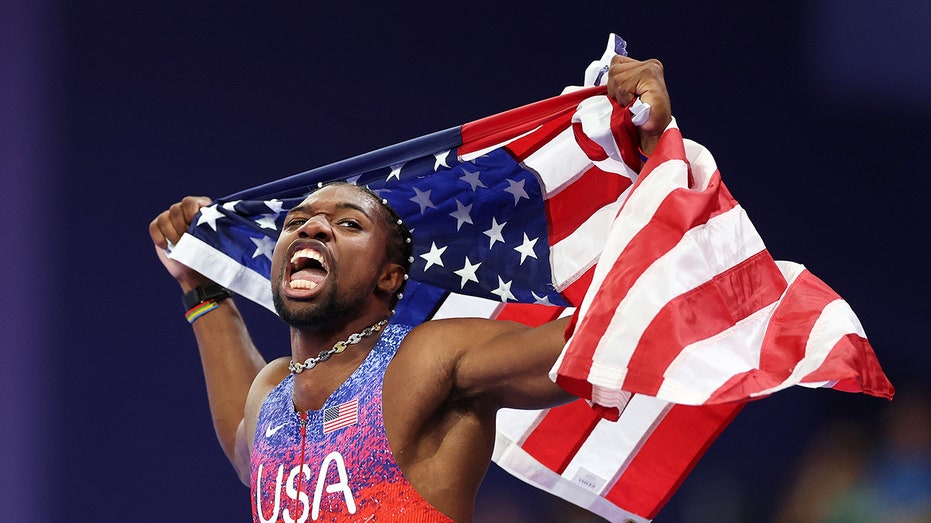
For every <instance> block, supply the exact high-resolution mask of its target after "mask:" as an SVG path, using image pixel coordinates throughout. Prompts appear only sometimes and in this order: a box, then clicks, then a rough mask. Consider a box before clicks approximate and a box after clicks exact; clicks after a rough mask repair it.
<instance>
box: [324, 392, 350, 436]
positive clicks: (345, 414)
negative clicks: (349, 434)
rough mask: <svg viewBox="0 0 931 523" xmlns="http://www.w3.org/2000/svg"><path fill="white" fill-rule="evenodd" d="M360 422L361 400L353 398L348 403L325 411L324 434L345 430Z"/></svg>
mask: <svg viewBox="0 0 931 523" xmlns="http://www.w3.org/2000/svg"><path fill="white" fill-rule="evenodd" d="M358 422H359V400H358V398H353V399H351V400H349V401H347V402H344V403H340V404H339V405H334V406H332V407H327V408H325V409H323V433H324V434H329V433H330V432H333V431H336V430H339V429H344V428H346V427H349V426H350V425H355V424H356V423H358Z"/></svg>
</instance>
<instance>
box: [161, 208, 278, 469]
mask: <svg viewBox="0 0 931 523" xmlns="http://www.w3.org/2000/svg"><path fill="white" fill-rule="evenodd" d="M209 204H210V199H209V198H206V197H191V196H189V197H186V198H184V199H183V200H182V201H180V202H178V203H176V204H174V205H172V206H171V207H170V208H169V209H168V210H167V211H165V212H163V213H161V214H159V215H158V217H156V218H155V219H154V220H153V221H152V223H151V224H150V225H149V234H150V235H151V237H152V242H153V243H154V244H155V251H156V253H157V254H158V257H159V260H161V262H162V264H163V265H164V266H165V268H166V269H167V270H168V272H169V274H171V275H172V277H174V278H175V280H177V282H178V284H179V285H180V286H181V291H182V293H184V292H188V291H190V290H192V289H194V288H196V287H198V286H203V285H208V284H211V283H213V282H211V281H210V280H209V279H207V278H206V277H204V276H203V275H201V274H199V273H198V272H196V271H193V270H191V269H189V268H188V267H186V266H184V265H182V264H180V263H178V262H176V261H174V260H171V259H169V258H168V257H167V256H166V254H165V249H166V248H167V247H168V242H171V243H177V242H178V240H179V239H180V238H181V235H182V234H183V233H184V232H185V231H186V230H187V229H188V226H189V225H190V224H191V220H193V218H194V215H195V214H197V211H198V210H200V208H201V207H203V206H205V205H209ZM218 305H219V306H218V307H217V308H216V309H214V310H212V311H210V312H209V313H206V314H204V315H202V316H200V317H198V318H197V319H196V320H194V321H193V323H192V324H191V326H192V327H193V329H194V335H195V337H196V339H197V346H198V347H199V349H200V357H201V363H202V365H203V370H204V378H205V380H206V384H207V398H208V401H209V404H210V413H211V416H212V418H213V427H214V430H216V433H217V439H218V440H219V442H220V446H221V447H222V448H223V451H224V452H225V453H226V456H227V457H228V458H229V460H230V462H231V463H232V464H233V467H234V468H235V469H236V472H237V474H238V475H239V478H240V480H242V481H243V482H244V483H245V484H247V485H248V484H249V450H248V449H249V445H248V440H247V439H246V438H247V437H250V435H249V434H246V432H247V431H246V430H245V428H244V427H245V424H244V422H243V420H244V417H245V411H246V399H247V396H248V394H249V390H250V387H251V386H252V384H253V381H255V378H256V376H257V375H258V373H259V371H260V370H262V368H263V367H265V360H264V358H263V357H262V355H261V354H260V353H259V351H258V350H257V349H256V347H255V345H254V344H253V343H252V338H251V337H250V336H249V332H248V331H247V330H246V325H245V323H244V322H243V319H242V316H241V315H240V314H239V310H238V309H237V308H236V305H235V303H233V299H232V298H229V299H225V300H222V301H219V302H218Z"/></svg>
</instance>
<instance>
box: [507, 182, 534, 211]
mask: <svg viewBox="0 0 931 523" xmlns="http://www.w3.org/2000/svg"><path fill="white" fill-rule="evenodd" d="M526 181H527V180H521V181H519V182H515V181H514V180H510V179H509V180H508V188H507V189H505V190H504V192H509V193H511V194H513V195H514V205H517V202H519V201H520V199H521V198H527V199H528V200H529V199H530V196H528V195H527V191H525V190H524V182H526Z"/></svg>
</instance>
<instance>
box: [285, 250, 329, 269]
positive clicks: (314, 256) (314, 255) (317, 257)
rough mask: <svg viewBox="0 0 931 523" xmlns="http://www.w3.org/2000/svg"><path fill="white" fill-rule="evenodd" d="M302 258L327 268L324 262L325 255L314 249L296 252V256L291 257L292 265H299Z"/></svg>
mask: <svg viewBox="0 0 931 523" xmlns="http://www.w3.org/2000/svg"><path fill="white" fill-rule="evenodd" d="M301 258H308V259H311V260H314V261H317V262H318V263H320V265H322V266H323V268H324V269H325V268H326V263H324V261H323V255H322V254H320V253H319V252H317V251H315V250H313V249H300V250H297V251H294V254H292V255H291V263H292V264H293V263H297V261H298V260H300V259H301Z"/></svg>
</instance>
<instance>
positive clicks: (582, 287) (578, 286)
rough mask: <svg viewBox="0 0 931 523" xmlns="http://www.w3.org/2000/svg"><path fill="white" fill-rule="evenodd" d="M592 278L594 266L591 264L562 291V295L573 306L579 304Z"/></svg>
mask: <svg viewBox="0 0 931 523" xmlns="http://www.w3.org/2000/svg"><path fill="white" fill-rule="evenodd" d="M594 278H595V267H594V266H592V267H589V268H588V270H587V271H585V272H583V273H582V274H581V275H580V276H579V277H578V279H576V280H575V281H574V282H573V283H571V284H570V285H569V286H568V287H566V289H565V290H563V291H562V293H561V294H562V297H563V298H564V299H565V300H566V301H567V302H569V303H571V304H572V305H574V306H578V305H580V304H581V303H582V299H583V298H585V293H586V292H588V288H589V287H591V285H592V280H593V279H594Z"/></svg>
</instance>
